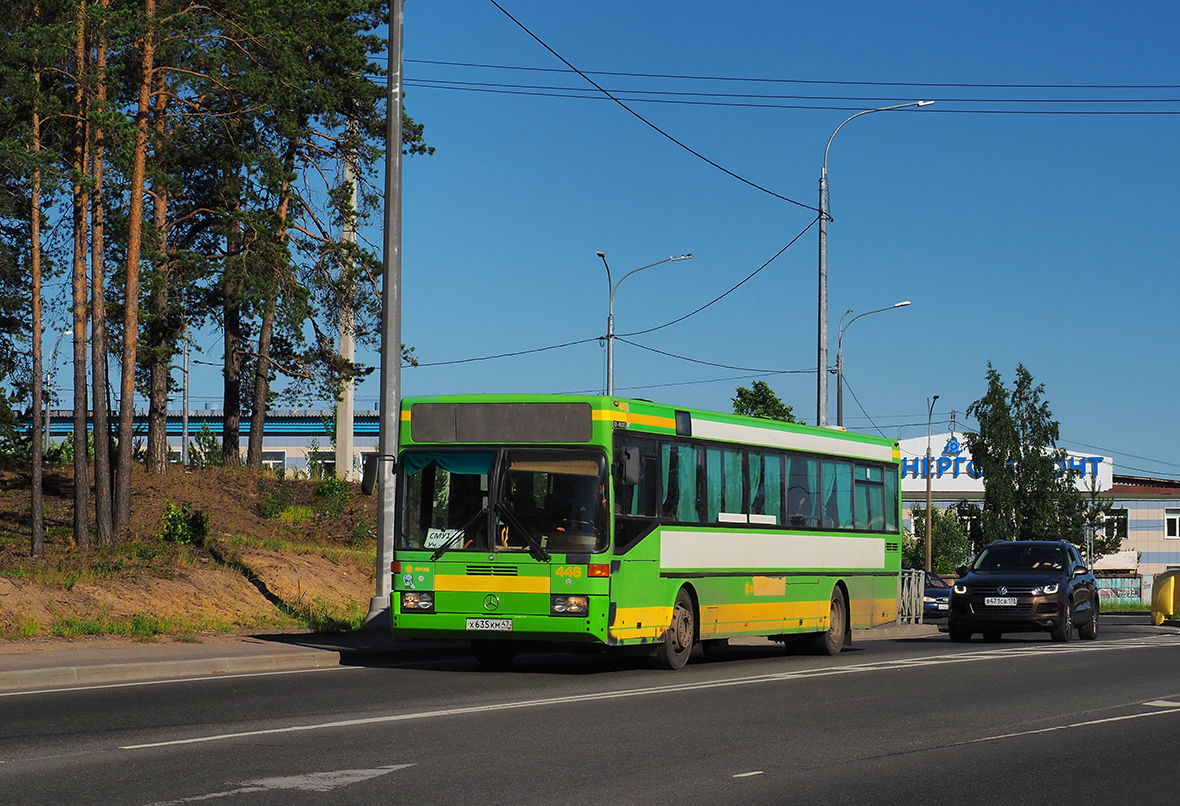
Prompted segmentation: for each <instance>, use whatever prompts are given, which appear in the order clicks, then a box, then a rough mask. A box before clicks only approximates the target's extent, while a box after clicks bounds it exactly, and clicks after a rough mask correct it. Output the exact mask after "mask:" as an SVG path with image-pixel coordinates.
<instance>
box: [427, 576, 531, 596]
mask: <svg viewBox="0 0 1180 806" xmlns="http://www.w3.org/2000/svg"><path fill="white" fill-rule="evenodd" d="M434 589H435V590H436V591H460V592H464V593H548V592H549V577H547V576H544V577H495V576H486V577H485V576H443V575H438V574H436V575H435V577H434Z"/></svg>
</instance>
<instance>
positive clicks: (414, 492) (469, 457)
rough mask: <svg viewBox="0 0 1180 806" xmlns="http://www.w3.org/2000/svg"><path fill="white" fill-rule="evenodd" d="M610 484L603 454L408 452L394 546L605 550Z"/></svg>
mask: <svg viewBox="0 0 1180 806" xmlns="http://www.w3.org/2000/svg"><path fill="white" fill-rule="evenodd" d="M606 481H607V478H606V458H605V457H604V456H603V455H602V454H599V453H593V452H590V451H576V450H573V451H571V450H558V449H519V450H518V449H508V450H501V451H490V450H483V451H478V450H448V451H409V452H407V453H406V454H405V455H404V456H403V457H402V475H401V482H402V485H401V487H402V491H401V505H402V517H401V529H400V534H399V535H398V538H397V546H398V548H402V549H434V550H438V549H443V550H464V549H466V550H470V551H481V552H487V551H527V550H530V549H532V550H534V551H535V550H536V549H537V548H538V547H539V548H540V549H542V550H545V551H602V550H603V549H605V548H606V547H607V545H608V543H609V540H610V517H609V514H610V509H609V508H608V504H607V498H606V496H607V485H606ZM489 524H491V528H492V532H491V535H489Z"/></svg>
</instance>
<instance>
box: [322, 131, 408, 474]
mask: <svg viewBox="0 0 1180 806" xmlns="http://www.w3.org/2000/svg"><path fill="white" fill-rule="evenodd" d="M356 136H357V131H356V123H354V122H353V121H351V120H350V121H348V123H347V124H346V125H345V133H344V138H345V149H346V150H345V153H344V172H343V176H342V180H343V181H344V183H345V184H351V185H352V209H353V210H356V201H357V192H356V151H355V150H354V149H353V138H354V137H356ZM340 240H341V241H343V242H344V243H346V244H349V245H351V244H355V243H356V227H355V226H354V221H353V219H351V218H350V219H349V220H348V223H346V224H345V225H344V232H342V233H341V234H340ZM346 271H348V272H350V273H351V271H352V267H351V266H349V267H348V268H347V269H346ZM350 276H351V274H350ZM346 297H347V299H346V300H345V302H344V304H343V305H341V306H340V322H339V326H340V357H341V358H343V359H344V360H345V361H348V362H351V361H352V360H353V358H355V357H356V342H355V333H356V327H355V317H354V314H353V310H352V289H351V288H350V289H349V290H348V294H347V295H346ZM398 358H399V359H400V358H401V350H400V349H399V350H398ZM355 396H356V384H354V383H353V382H352V381H351V380H350V381H347V382H345V383H344V384H342V385H341V389H340V400H338V401H337V402H336V478H338V479H343V480H344V481H354V480H355V476H356V474H355V473H353V472H352V451H353V447H352V427H353V426H352V421H353V408H354V400H355Z"/></svg>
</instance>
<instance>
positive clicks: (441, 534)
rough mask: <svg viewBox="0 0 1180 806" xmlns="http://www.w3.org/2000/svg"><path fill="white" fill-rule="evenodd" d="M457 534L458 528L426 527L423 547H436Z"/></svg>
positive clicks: (449, 540) (443, 544) (446, 543)
mask: <svg viewBox="0 0 1180 806" xmlns="http://www.w3.org/2000/svg"><path fill="white" fill-rule="evenodd" d="M458 535H459V530H458V529H427V530H426V542H425V543H424V544H423V548H428V549H436V548H438V547H440V546H445V545H448V544H449V543H450V542H451V540H453V539H454V538H456V537H458Z"/></svg>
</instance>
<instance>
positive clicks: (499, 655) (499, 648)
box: [471, 639, 517, 669]
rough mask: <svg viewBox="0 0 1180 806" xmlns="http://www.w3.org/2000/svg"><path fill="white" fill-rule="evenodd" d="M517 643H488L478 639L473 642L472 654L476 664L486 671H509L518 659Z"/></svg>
mask: <svg viewBox="0 0 1180 806" xmlns="http://www.w3.org/2000/svg"><path fill="white" fill-rule="evenodd" d="M516 649H517V646H516V642H515V641H486V640H480V639H476V640H474V641H472V642H471V654H473V655H475V660H476V662H477V663H478V664H479V665H480V666H482V667H484V668H485V669H507V668H508V667H509V666H510V665H511V664H512V659H513V658H515V657H516Z"/></svg>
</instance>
